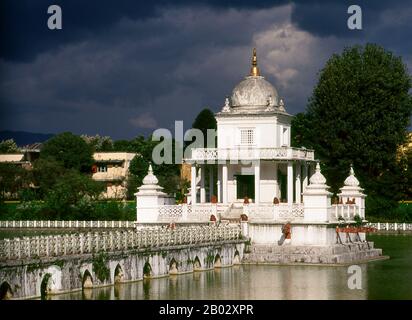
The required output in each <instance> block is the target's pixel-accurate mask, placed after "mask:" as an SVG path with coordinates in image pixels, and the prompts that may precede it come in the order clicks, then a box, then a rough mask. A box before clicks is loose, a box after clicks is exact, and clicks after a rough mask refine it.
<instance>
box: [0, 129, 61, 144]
mask: <svg viewBox="0 0 412 320" xmlns="http://www.w3.org/2000/svg"><path fill="white" fill-rule="evenodd" d="M51 137H53V134H51V133H33V132H26V131H9V130H3V131H0V141H2V140H7V139H13V140H14V141H15V142H16V144H17V145H18V146H19V147H22V146H25V145H27V144H32V143H36V142H44V141H46V140H48V139H50V138H51Z"/></svg>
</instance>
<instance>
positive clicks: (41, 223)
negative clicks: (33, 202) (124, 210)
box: [0, 220, 135, 229]
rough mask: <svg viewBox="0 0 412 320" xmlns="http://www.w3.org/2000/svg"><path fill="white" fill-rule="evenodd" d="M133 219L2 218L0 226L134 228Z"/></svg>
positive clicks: (19, 227) (21, 227) (16, 227)
mask: <svg viewBox="0 0 412 320" xmlns="http://www.w3.org/2000/svg"><path fill="white" fill-rule="evenodd" d="M134 223H135V222H134V221H119V220H112V221H91V220H88V221H77V220H3V221H0V228H14V229H24V228H39V229H47V228H57V229H61V228H68V229H77V228H93V229H94V228H96V229H99V228H106V229H109V228H134Z"/></svg>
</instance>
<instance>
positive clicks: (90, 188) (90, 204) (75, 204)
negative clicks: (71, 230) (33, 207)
mask: <svg viewBox="0 0 412 320" xmlns="http://www.w3.org/2000/svg"><path fill="white" fill-rule="evenodd" d="M103 191H104V185H103V184H102V183H100V182H97V181H94V180H92V179H91V178H90V177H89V176H87V175H84V174H81V173H79V172H77V171H76V170H73V169H72V170H68V171H67V172H66V173H65V174H64V175H62V176H60V177H59V178H58V179H57V181H56V183H55V184H54V187H53V189H52V190H50V191H49V193H48V194H47V195H46V197H45V207H46V209H45V210H44V212H45V215H46V217H47V218H48V219H57V220H59V219H63V220H65V219H66V220H67V219H90V218H92V215H93V213H94V209H95V208H94V206H95V201H96V200H98V198H99V196H100V194H101V193H102V192H103Z"/></svg>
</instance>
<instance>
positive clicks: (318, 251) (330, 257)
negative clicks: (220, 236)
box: [242, 242, 386, 265]
mask: <svg viewBox="0 0 412 320" xmlns="http://www.w3.org/2000/svg"><path fill="white" fill-rule="evenodd" d="M247 251H249V252H247ZM247 251H246V252H245V254H244V256H243V260H242V263H246V264H247V263H250V264H255V263H257V264H260V263H262V264H264V263H268V264H329V265H344V264H350V263H360V262H366V261H368V260H376V259H383V258H386V257H384V256H382V249H375V248H374V247H373V242H354V243H346V244H335V245H330V246H309V245H306V246H295V245H288V244H284V245H281V246H279V245H263V244H260V245H252V246H250V248H249V250H247Z"/></svg>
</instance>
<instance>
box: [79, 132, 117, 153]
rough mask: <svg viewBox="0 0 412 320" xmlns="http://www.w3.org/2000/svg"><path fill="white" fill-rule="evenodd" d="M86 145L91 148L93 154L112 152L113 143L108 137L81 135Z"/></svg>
mask: <svg viewBox="0 0 412 320" xmlns="http://www.w3.org/2000/svg"><path fill="white" fill-rule="evenodd" d="M80 137H81V138H82V139H83V140H84V141H86V143H87V144H88V145H89V146H91V147H92V150H93V152H104V151H112V150H113V141H112V139H111V138H110V137H109V136H104V137H102V136H100V135H98V134H96V135H95V136H89V135H86V134H82V135H81V136H80Z"/></svg>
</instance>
